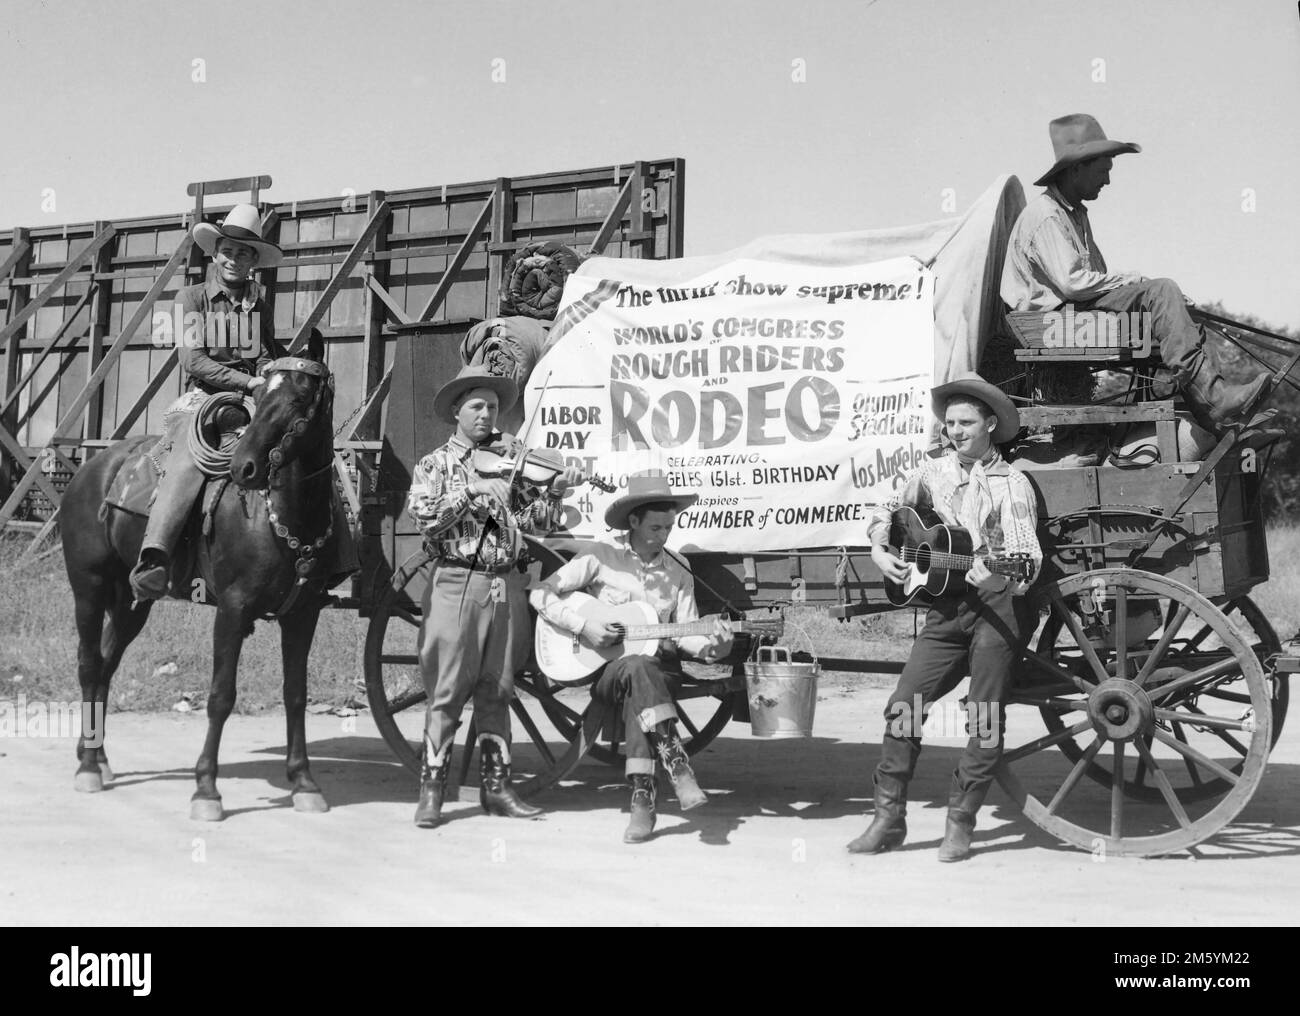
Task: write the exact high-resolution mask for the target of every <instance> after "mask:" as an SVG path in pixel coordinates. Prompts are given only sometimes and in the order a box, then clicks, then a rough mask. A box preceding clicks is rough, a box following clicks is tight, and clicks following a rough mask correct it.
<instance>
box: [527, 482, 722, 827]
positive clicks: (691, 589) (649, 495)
mask: <svg viewBox="0 0 1300 1016" xmlns="http://www.w3.org/2000/svg"><path fill="white" fill-rule="evenodd" d="M697 500H699V497H698V495H696V494H674V493H673V492H672V488H671V487H669V485H668V479H667V477H665V476H664V475H663V474H662V473H656V472H646V473H634V474H633V475H631V476H630V477H628V484H627V493H626V494H625V495H624V496H622V497H620V498H616V499H615V500H614V501H612V502H611V503H610V505H609V507H608V508H607V509H606V510H605V524H606V525H608V526H609V527H610V528H611V529H615V530H623V532H621V533H619V534H617V535H615V536H613V537H612V538H608V539H605V540H600V541H598V542H595V543H593V544H592V545H591V548H590V550H588V551H586V552H585V553H581V554H578V555H577V556H576V557H574V558H573V560H571V561H569V562H567V563H566V564H564V565H563V566H561V567H560V568H559V569H558V570H557V571H556V572H555V573H554V574H553V575H551V577H550V578H548V579H546V580H544V581H542V582H539V583H537V584H536V585H535V586H534V587H533V589H532V591H531V592H530V593H529V598H530V600H531V601H532V604H533V606H534V607H535V608H536V609H537V612H538V613H539V614H541V615H542V616H544V617H545V618H546V619H547V620H548V621H550V622H551V623H552V624H554V625H556V626H557V627H559V628H562V629H564V630H565V631H569V632H572V633H573V634H574V635H581V636H583V637H585V638H586V639H587V640H588V641H589V642H590V643H592V644H593V645H596V646H601V647H606V646H611V645H614V644H615V643H616V642H618V641H619V640H620V638H621V633H620V632H619V631H618V629H617V628H616V627H615V626H613V625H610V624H605V623H603V622H600V621H595V620H591V619H587V618H584V617H583V616H582V615H581V614H579V613H578V612H577V611H575V610H573V609H572V608H570V607H568V606H566V605H565V603H564V599H563V596H564V594H565V593H570V592H575V591H579V590H582V591H585V592H588V593H590V594H592V595H593V596H595V597H596V598H597V599H599V600H602V601H603V602H605V603H609V604H614V605H617V604H622V603H627V602H629V601H630V600H639V601H642V602H645V603H649V604H650V605H651V606H653V607H654V608H655V610H656V612H657V613H658V615H659V620H660V622H661V623H663V624H671V623H675V622H688V621H695V620H698V619H699V612H698V610H697V608H696V605H695V580H694V577H693V576H692V575H691V569H690V565H688V564H687V563H686V562H685V561H684V560H683V559H681V558H679V557H677V556H676V555H675V554H673V553H672V552H671V551H668V550H666V549H665V547H664V544H665V543H666V542H667V540H668V536H669V534H670V533H671V532H672V530H673V522H674V520H676V518H677V516H678V515H679V514H680V513H681V512H683V511H685V510H686V509H687V508H689V507H690V506H691V505H693V504H694V503H695V502H696V501H697ZM731 642H732V631H731V623H730V622H729V621H728V620H727V619H726V618H723V617H716V618H714V623H713V630H712V631H711V632H710V633H709V634H708V635H694V636H688V637H685V638H680V639H677V640H676V646H675V648H674V644H673V640H671V639H664V640H662V642H661V644H660V649H659V652H658V653H656V655H654V656H639V655H628V656H624V657H622V658H620V659H616V660H613V661H611V662H610V663H607V664H606V665H605V666H604V667H602V668H601V671H600V673H599V674H598V675H597V677H596V682H595V684H593V685H592V689H591V697H592V698H594V699H596V700H597V701H600V702H605V703H607V704H609V705H613V706H616V707H619V708H621V709H622V711H623V721H624V724H623V725H624V742H623V747H624V751H625V752H626V754H627V764H626V770H625V772H626V774H627V780H628V783H629V784H630V785H631V788H632V804H631V815H632V817H631V820H630V821H629V823H628V826H627V830H626V831H625V832H624V833H623V842H624V843H641V842H643V841H644V840H647V839H649V838H650V834H651V833H652V832H653V831H654V825H655V789H656V788H655V756H656V755H658V757H659V761H660V762H661V763H662V765H663V767H664V769H665V770H666V771H667V773H668V778H669V780H670V781H671V782H672V785H673V789H674V791H675V792H676V794H677V801H678V803H679V804H680V805H681V808H682V811H688V810H690V809H691V808H696V807H699V806H700V805H702V804H704V803H705V801H706V800H707V798H706V796H705V794H704V791H702V790H701V789H700V787H699V784H698V783H697V782H696V780H695V773H694V772H693V771H692V770H691V764H690V760H689V758H688V757H687V754H686V748H685V747H684V746H683V744H682V741H681V738H680V737H679V736H678V734H677V724H676V721H677V707H676V706H675V705H674V704H673V697H672V693H671V691H672V689H673V688H674V687H675V686H676V684H677V682H678V681H680V679H681V670H680V668H679V667H678V666H677V663H676V649H680V650H683V651H685V652H688V653H692V654H694V655H697V656H698V657H699V658H700V659H702V660H704V661H706V662H712V661H714V660H717V659H719V658H721V657H723V656H726V655H727V653H729V652H730V651H731Z"/></svg>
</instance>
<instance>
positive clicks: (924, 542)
mask: <svg viewBox="0 0 1300 1016" xmlns="http://www.w3.org/2000/svg"><path fill="white" fill-rule="evenodd" d="M973 543H974V541H973V540H972V539H971V536H970V533H968V532H966V530H965V529H963V528H961V527H960V526H947V525H944V524H943V523H942V522H941V521H939V517H938V516H937V515H935V514H934V513H933V512H929V511H927V512H926V513H925V516H924V517H923V516H922V515H921V514H920V513H919V512H918V511H917V510H916V509H915V508H899V509H897V510H895V512H894V514H893V517H892V518H891V519H890V522H889V550H890V551H891V552H892V553H893V554H894V555H895V556H897V557H900V558H902V559H903V560H904V561H906V562H907V564H908V565H909V566H910V567H909V568H908V573H907V578H906V579H904V580H903V581H902V582H895V581H894V580H893V579H891V578H888V577H886V578H885V596H886V597H888V599H889V602H890V603H892V604H894V605H895V606H899V607H906V606H915V605H917V604H929V603H932V602H933V601H934V599H935V597H938V596H944V595H952V594H954V593H961V592H963V591H965V589H966V588H967V586H966V580H965V578H964V576H965V574H966V573H967V572H968V571H970V569H971V566H972V565H974V564H975V562H976V561H977V560H979V561H983V562H984V564H985V566H986V567H987V568H988V570H989V571H991V572H992V573H993V574H994V575H1006V576H1007V577H1008V578H1010V579H1011V581H1012V582H1027V581H1029V578H1030V576H1031V575H1033V573H1034V562H1033V560H1032V559H1031V558H1030V557H1029V555H1028V554H1007V555H1003V556H1000V557H992V556H985V555H979V556H977V555H975V554H974V548H973V546H972V545H973Z"/></svg>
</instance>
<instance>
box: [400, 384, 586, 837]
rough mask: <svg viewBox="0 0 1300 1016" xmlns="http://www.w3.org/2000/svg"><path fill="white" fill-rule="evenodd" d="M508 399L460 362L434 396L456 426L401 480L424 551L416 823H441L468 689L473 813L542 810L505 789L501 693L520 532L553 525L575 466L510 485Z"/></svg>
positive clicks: (512, 647)
mask: <svg viewBox="0 0 1300 1016" xmlns="http://www.w3.org/2000/svg"><path fill="white" fill-rule="evenodd" d="M517 397H518V389H517V388H516V387H515V383H514V382H513V381H512V380H510V379H509V378H505V377H500V376H497V375H494V374H492V373H490V372H489V371H488V370H487V369H486V368H484V367H482V366H474V367H465V368H464V369H463V370H462V371H461V372H460V373H459V374H458V375H457V376H456V377H454V378H452V379H451V380H450V381H448V382H447V383H446V384H445V385H443V386H442V388H440V389H439V390H438V393H437V394H436V395H435V396H434V397H433V411H434V414H435V415H436V416H437V417H438V418H440V419H442V420H446V421H448V422H450V423H452V424H454V425H455V427H456V431H455V433H454V434H452V436H451V438H450V439H449V440H448V441H447V443H446V444H445V445H443V446H442V447H441V448H436V449H434V450H433V451H432V452H430V453H429V454H428V455H426V456H424V458H422V459H421V460H420V461H419V463H418V464H417V465H416V467H415V475H414V476H413V478H412V480H411V493H410V498H409V500H408V502H407V511H408V512H409V513H410V515H411V517H412V518H413V519H414V520H415V522H416V524H417V525H418V526H419V527H420V530H421V531H422V532H423V533H424V539H425V546H426V548H427V549H428V551H429V553H430V556H431V557H433V559H434V567H433V574H432V575H431V576H430V578H429V586H428V589H426V590H425V593H424V598H423V602H422V620H421V623H420V675H421V677H422V678H423V681H424V687H425V691H426V692H427V693H428V707H427V709H426V713H425V730H424V763H423V767H422V771H421V774H420V800H419V804H418V805H417V807H416V811H415V824H416V825H418V826H420V827H421V828H425V829H431V828H433V827H434V826H436V825H437V824H438V823H439V822H440V821H441V819H442V804H443V795H444V794H445V793H446V787H447V775H448V773H449V772H450V770H451V754H452V742H453V740H454V738H455V734H456V728H457V727H458V726H459V725H460V714H461V711H462V710H463V709H464V707H465V703H466V702H467V701H468V700H469V699H470V698H471V696H472V697H473V700H474V724H475V726H476V727H477V729H478V740H479V757H480V760H481V764H482V787H481V790H480V792H479V802H480V804H481V805H482V807H483V810H484V811H486V812H487V813H488V814H491V815H504V816H507V817H510V818H533V817H535V816H537V815H540V814H541V809H540V808H534V807H532V806H531V805H528V804H525V803H524V802H523V801H522V800H521V799H520V798H519V796H518V795H517V794H516V793H515V791H514V788H513V787H511V786H510V700H511V698H513V696H514V679H515V675H514V671H515V665H516V663H517V657H518V655H519V654H520V653H521V652H525V651H526V649H525V648H524V647H523V646H521V645H520V644H519V638H520V635H521V632H522V631H523V628H524V627H525V626H523V625H520V624H519V623H518V621H519V618H520V617H521V616H524V613H525V612H526V611H527V604H526V603H525V601H524V588H525V584H526V580H525V576H524V574H523V572H522V570H521V565H522V562H523V560H524V558H525V556H526V555H525V549H524V546H523V539H522V534H524V533H547V532H551V531H553V530H555V529H557V528H558V527H559V525H560V523H561V521H562V519H563V515H562V505H561V500H562V499H563V497H564V495H565V494H566V493H567V492H568V489H569V487H570V486H572V485H573V484H574V483H576V482H578V481H579V479H580V474H579V473H578V471H577V470H576V469H574V468H572V467H567V468H566V467H565V466H564V463H563V461H557V462H556V463H555V465H556V469H555V474H556V475H555V478H554V479H553V480H552V481H551V482H550V484H549V485H547V486H545V487H535V486H532V485H530V484H527V483H524V482H520V481H522V480H523V477H521V476H511V475H510V474H511V472H512V470H510V469H508V468H507V469H506V470H505V475H504V476H503V475H501V474H502V468H501V462H502V460H505V461H507V462H508V461H511V460H512V459H514V457H516V456H519V455H522V454H524V452H525V449H524V448H523V447H522V444H521V443H520V442H519V441H518V439H516V438H515V437H513V436H512V435H509V434H502V433H501V432H500V431H498V430H497V429H496V421H497V416H498V414H499V413H501V412H503V411H504V410H506V409H509V408H510V406H512V405H513V404H514V402H515V400H516V398H517ZM489 449H491V451H489ZM533 454H534V455H536V454H542V453H536V452H535V453H533ZM550 454H552V455H554V453H550ZM556 458H557V459H558V456H556ZM512 481H514V482H512Z"/></svg>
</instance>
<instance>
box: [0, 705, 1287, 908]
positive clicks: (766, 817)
mask: <svg viewBox="0 0 1300 1016" xmlns="http://www.w3.org/2000/svg"><path fill="white" fill-rule="evenodd" d="M885 695H886V692H885V691H884V690H881V689H870V688H859V689H857V690H855V691H853V692H852V693H844V692H842V691H839V690H836V689H828V690H827V693H826V694H825V695H824V697H823V699H822V700H821V701H820V702H819V705H818V716H817V737H816V738H815V739H814V740H812V741H779V742H771V741H760V740H756V739H754V738H752V737H751V736H750V734H749V728H748V727H747V726H745V725H741V724H734V723H733V724H731V725H730V726H728V727H727V728H726V729H725V730H724V732H723V734H722V736H720V737H719V738H718V739H717V740H716V741H714V742H713V744H712V745H711V746H710V747H709V748H707V749H706V750H705V751H704V752H703V753H702V754H701V756H700V757H699V758H698V760H697V770H698V772H699V774H700V777H701V782H702V783H703V784H704V786H705V787H706V789H708V790H709V791H710V792H711V794H712V799H711V801H710V803H709V804H708V805H707V806H706V807H704V808H702V809H699V811H697V812H695V813H694V814H692V815H691V816H689V817H683V816H682V815H681V814H680V813H679V812H678V811H677V809H676V802H675V801H672V800H667V801H664V802H662V803H663V811H662V814H661V817H660V824H659V834H658V835H657V837H656V838H655V839H654V840H653V841H652V842H650V843H647V844H644V845H640V846H636V847H629V846H625V845H624V844H623V843H622V842H621V834H622V829H623V826H624V824H625V822H626V816H625V815H624V814H622V812H621V809H623V808H624V807H626V792H625V790H624V788H623V786H622V783H621V780H620V774H619V773H618V772H617V771H616V770H614V769H612V768H609V767H606V766H603V765H600V764H598V763H594V762H590V761H588V762H586V763H584V765H583V766H582V767H581V768H580V769H579V770H578V771H577V772H576V773H575V777H574V779H573V780H571V781H569V782H568V783H566V784H565V785H563V786H561V787H558V788H555V789H552V790H550V791H548V792H546V793H545V794H543V795H542V796H541V797H540V798H539V799H538V803H540V804H542V805H544V806H546V807H547V808H548V809H549V812H548V814H547V816H546V818H545V819H544V820H542V821H536V822H512V821H508V820H505V819H497V818H488V817H486V816H484V815H482V814H481V813H480V812H479V810H478V807H477V805H476V804H473V803H456V804H453V805H451V806H450V807H449V809H448V811H449V814H450V821H448V822H447V823H446V824H445V825H444V826H443V827H441V828H439V829H437V830H433V831H421V830H418V829H416V828H415V827H414V825H413V824H412V822H411V815H412V812H413V806H414V798H415V787H414V783H413V780H412V778H411V776H410V775H409V774H408V773H407V772H406V771H405V770H404V769H402V768H400V767H398V766H397V765H395V764H394V763H393V761H392V758H391V756H390V754H389V752H388V751H387V748H386V747H385V745H384V744H383V742H382V741H381V740H379V738H378V736H377V735H376V733H375V731H374V727H373V725H372V724H371V723H370V721H369V718H368V717H366V716H361V717H358V718H356V723H355V727H356V729H355V732H349V731H347V730H346V729H345V722H346V721H344V720H341V719H340V718H339V717H335V716H311V717H309V719H308V738H309V741H310V749H311V753H312V757H313V759H314V764H313V771H314V772H315V774H316V776H317V779H318V780H319V781H320V783H321V784H322V786H323V787H324V789H325V791H326V794H327V795H328V796H329V798H330V801H331V804H332V806H333V808H332V810H331V811H330V813H329V814H325V815H308V814H297V813H295V812H294V811H293V810H292V808H291V807H290V806H289V803H288V798H287V795H286V793H285V787H286V783H285V781H284V773H283V751H284V730H283V718H282V717H275V716H270V717H235V718H234V719H233V720H232V721H231V722H230V723H229V724H228V726H227V728H226V736H225V739H224V743H223V746H222V763H223V764H222V770H221V784H220V785H221V790H222V793H223V795H224V799H225V806H226V808H227V810H228V816H227V817H226V819H225V820H224V821H223V822H221V823H218V824H200V823H195V822H192V821H191V820H190V819H189V803H188V801H189V796H190V793H191V791H192V789H193V780H192V776H191V773H190V768H191V766H192V765H193V762H194V758H195V756H196V755H197V753H198V748H199V745H200V743H201V740H202V736H203V727H204V722H205V721H204V719H203V717H202V716H201V715H188V716H186V715H180V714H167V715H152V714H124V715H119V716H113V717H111V718H110V726H109V741H108V746H107V747H108V754H109V757H110V759H111V760H112V763H113V766H114V768H115V769H116V771H117V779H116V782H115V784H114V785H113V786H112V787H111V789H110V790H108V791H106V792H104V793H101V794H93V795H92V794H78V793H75V792H74V791H73V789H72V782H73V780H72V777H73V772H74V769H75V762H74V760H73V754H72V746H71V742H70V741H68V740H63V739H38V738H26V737H13V738H4V739H0V814H2V815H3V826H0V923H4V924H24V923H33V924H43V925H64V924H79V925H88V924H89V925H94V924H110V923H125V924H154V923H161V924H172V923H200V924H276V923H288V922H304V923H309V924H314V923H342V924H351V923H366V924H370V923H378V924H384V925H391V924H426V923H431V924H475V923H489V922H491V923H497V922H507V923H513V924H547V923H561V924H564V923H579V922H582V923H586V922H595V923H646V924H653V923H704V924H714V923H723V924H776V923H782V924H786V923H788V924H805V923H806V924H812V923H830V924H889V923H904V924H968V923H969V924H992V925H1010V924H1036V923H1067V924H1074V923H1077V924H1121V925H1122V924H1171V925H1181V924H1206V925H1216V924H1269V923H1273V924H1276V923H1282V924H1292V923H1294V922H1295V916H1296V914H1297V913H1300V877H1297V874H1298V873H1300V861H1297V858H1296V854H1297V852H1298V851H1300V734H1297V732H1296V730H1294V729H1291V730H1288V731H1287V732H1286V733H1285V734H1284V735H1283V738H1282V741H1281V743H1280V744H1279V745H1278V747H1277V749H1276V750H1275V752H1274V754H1273V756H1272V760H1271V762H1270V765H1269V769H1268V772H1267V774H1266V775H1265V777H1264V781H1263V783H1262V785H1261V786H1260V788H1259V790H1258V792H1257V793H1256V795H1255V796H1254V798H1253V800H1252V801H1251V803H1250V804H1249V805H1248V806H1247V807H1246V809H1245V811H1244V812H1242V814H1241V816H1240V817H1239V819H1238V820H1237V821H1236V822H1235V823H1234V824H1232V825H1231V826H1229V827H1228V828H1227V829H1226V830H1224V831H1223V832H1222V833H1220V834H1219V835H1217V836H1216V837H1214V838H1213V839H1211V840H1210V841H1208V842H1207V843H1205V844H1202V846H1201V847H1200V848H1198V850H1197V851H1196V856H1192V855H1191V854H1188V853H1187V852H1184V853H1182V854H1179V855H1175V856H1172V857H1166V858H1158V859H1126V858H1119V857H1106V858H1101V857H1097V856H1094V855H1091V854H1089V853H1086V852H1083V851H1080V850H1078V849H1075V848H1067V847H1064V846H1061V845H1059V844H1057V843H1056V842H1054V840H1053V839H1052V838H1050V837H1048V836H1046V835H1045V834H1043V833H1041V832H1040V831H1039V830H1037V829H1036V828H1035V827H1034V826H1032V825H1031V824H1030V823H1028V822H1027V821H1026V820H1024V819H1023V818H1022V817H1021V816H1020V815H1019V813H1018V811H1017V810H1016V809H1015V808H1014V807H1012V806H1011V805H1010V804H1009V802H1008V801H1007V798H1006V797H1005V796H1004V795H1003V793H1002V791H1001V790H1000V789H996V788H995V789H994V791H993V793H992V795H991V797H990V806H989V807H986V808H985V809H984V811H983V812H981V815H980V824H979V828H978V829H977V832H976V846H977V854H976V856H975V857H974V859H973V860H971V861H969V862H967V863H965V864H958V865H941V864H938V863H937V862H936V860H935V849H936V847H937V845H938V841H939V839H940V837H941V835H942V831H943V817H944V809H943V803H944V800H945V797H946V793H947V787H948V779H949V773H950V772H951V770H952V767H953V764H954V761H955V759H956V756H957V748H956V746H955V745H954V744H951V743H945V744H940V745H936V746H932V747H930V748H928V749H927V751H926V752H925V753H924V754H923V755H922V757H921V763H920V769H919V772H918V777H917V779H916V781H915V782H914V784H913V795H912V797H913V803H912V805H911V809H910V812H909V817H908V821H909V826H910V835H909V838H908V842H907V844H906V845H905V847H904V848H903V849H902V850H900V851H898V852H896V853H892V854H887V855H883V856H879V857H854V856H851V855H849V854H848V853H846V852H845V850H844V844H845V843H846V842H847V841H848V840H850V839H851V838H853V837H854V836H856V835H857V834H858V833H859V832H860V831H861V830H862V828H863V825H864V818H863V813H864V809H865V806H866V794H867V787H868V783H869V772H870V769H871V766H872V765H873V764H874V761H875V757H876V753H877V749H876V744H877V743H878V739H879V736H880V733H881V730H882V725H883V720H882V719H881V709H882V706H883V703H884V699H885ZM1033 722H1034V720H1033V716H1032V714H1025V715H1021V714H1020V713H1017V712H1016V711H1013V714H1012V720H1011V724H1012V725H1011V732H1010V733H1009V743H1015V741H1016V739H1017V737H1018V738H1019V739H1020V740H1025V739H1027V738H1029V737H1034V736H1037V735H1038V734H1039V733H1041V727H1029V726H1026V727H1025V729H1023V730H1019V729H1018V728H1019V727H1021V726H1024V725H1026V724H1032V723H1033ZM696 816H698V817H696Z"/></svg>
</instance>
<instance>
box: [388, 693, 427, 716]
mask: <svg viewBox="0 0 1300 1016" xmlns="http://www.w3.org/2000/svg"><path fill="white" fill-rule="evenodd" d="M427 697H428V696H427V694H426V692H425V690H424V689H423V688H412V689H411V690H410V691H404V692H402V694H400V695H398V696H397V697H396V698H394V699H391V700H389V703H388V715H389V716H396V715H397V714H398V713H400V712H402V711H404V710H406V709H410V708H411V706H418V705H419V704H420V703H421V702H423V701H424V700H425V699H426V698H427Z"/></svg>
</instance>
